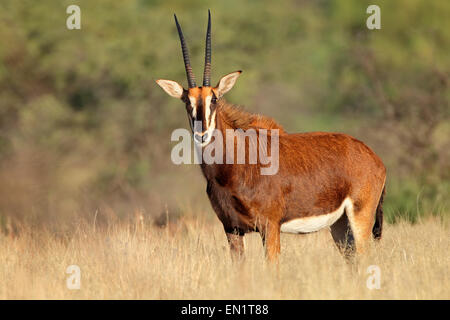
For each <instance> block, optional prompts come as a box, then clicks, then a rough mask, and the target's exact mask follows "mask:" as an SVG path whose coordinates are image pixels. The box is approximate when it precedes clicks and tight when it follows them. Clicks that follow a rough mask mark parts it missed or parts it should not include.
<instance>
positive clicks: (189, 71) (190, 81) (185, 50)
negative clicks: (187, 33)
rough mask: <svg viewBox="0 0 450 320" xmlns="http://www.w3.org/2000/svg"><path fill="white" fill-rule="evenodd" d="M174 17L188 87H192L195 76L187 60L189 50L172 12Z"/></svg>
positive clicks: (194, 85)
mask: <svg viewBox="0 0 450 320" xmlns="http://www.w3.org/2000/svg"><path fill="white" fill-rule="evenodd" d="M173 16H174V17H175V24H176V25H177V30H178V35H179V36H180V42H181V50H182V51H183V60H184V67H185V68H186V76H187V81H188V85H189V88H194V87H196V86H197V85H196V84H195V77H194V73H193V72H192V67H191V62H190V60H189V52H188V48H187V46H186V41H185V40H184V36H183V32H182V31H181V27H180V24H179V23H178V19H177V16H176V15H175V14H174V15H173Z"/></svg>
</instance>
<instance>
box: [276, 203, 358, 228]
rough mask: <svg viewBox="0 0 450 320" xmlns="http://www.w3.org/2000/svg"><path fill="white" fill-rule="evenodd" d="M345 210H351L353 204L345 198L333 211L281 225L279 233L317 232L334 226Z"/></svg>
mask: <svg viewBox="0 0 450 320" xmlns="http://www.w3.org/2000/svg"><path fill="white" fill-rule="evenodd" d="M345 209H347V210H353V203H352V201H351V200H350V198H345V200H344V201H343V202H342V204H341V206H340V207H339V208H337V209H336V210H335V211H333V212H330V213H327V214H322V215H320V216H312V217H305V218H298V219H292V220H290V221H288V222H285V223H283V224H282V225H281V232H287V233H309V232H314V231H318V230H320V229H323V228H326V227H329V226H331V225H332V224H334V223H335V222H336V221H338V219H339V218H340V217H341V216H342V214H343V213H344V211H345Z"/></svg>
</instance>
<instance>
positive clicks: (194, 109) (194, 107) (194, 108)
mask: <svg viewBox="0 0 450 320" xmlns="http://www.w3.org/2000/svg"><path fill="white" fill-rule="evenodd" d="M189 100H190V101H191V107H192V118H194V119H195V117H196V116H197V100H196V99H195V98H194V97H189Z"/></svg>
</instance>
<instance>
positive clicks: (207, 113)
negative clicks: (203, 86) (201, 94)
mask: <svg viewBox="0 0 450 320" xmlns="http://www.w3.org/2000/svg"><path fill="white" fill-rule="evenodd" d="M211 99H212V97H211V96H207V97H206V99H205V117H206V118H205V119H206V128H207V129H209V125H210V124H209V116H210V115H211Z"/></svg>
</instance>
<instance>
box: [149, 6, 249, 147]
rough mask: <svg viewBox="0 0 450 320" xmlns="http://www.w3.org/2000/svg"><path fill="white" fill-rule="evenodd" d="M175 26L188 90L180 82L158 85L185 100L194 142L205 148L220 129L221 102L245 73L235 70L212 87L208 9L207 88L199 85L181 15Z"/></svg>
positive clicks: (164, 82) (173, 95)
mask: <svg viewBox="0 0 450 320" xmlns="http://www.w3.org/2000/svg"><path fill="white" fill-rule="evenodd" d="M174 17H175V24H176V26H177V30H178V35H179V36H180V42H181V50H182V52H183V60H184V66H185V69H186V76H187V81H188V87H189V88H188V89H184V88H183V87H182V86H181V85H180V84H179V83H178V82H176V81H172V80H163V79H158V80H156V83H157V84H158V85H159V86H160V87H161V88H163V89H164V91H166V93H167V94H168V95H170V96H172V97H174V98H178V99H181V100H182V101H183V102H184V103H185V104H186V111H187V114H188V118H189V124H190V126H191V130H192V132H193V136H194V141H195V142H196V143H197V144H200V145H201V146H205V145H207V144H208V143H209V142H210V141H211V138H212V136H213V130H214V129H215V128H216V109H217V101H218V100H219V99H220V98H222V96H223V95H224V94H225V93H227V92H228V91H230V90H231V88H233V86H234V84H235V83H236V80H237V78H238V77H239V75H240V74H241V72H242V71H235V72H232V73H229V74H227V75H225V76H223V77H222V78H221V79H220V81H219V83H218V84H217V86H215V87H211V14H210V12H209V10H208V29H207V31H206V49H205V69H204V71H203V86H201V87H198V86H197V84H196V83H195V77H194V73H193V72H192V67H191V62H190V60H189V52H188V48H187V45H186V41H185V39H184V36H183V32H182V30H181V27H180V24H179V23H178V20H177V16H176V15H174Z"/></svg>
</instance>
